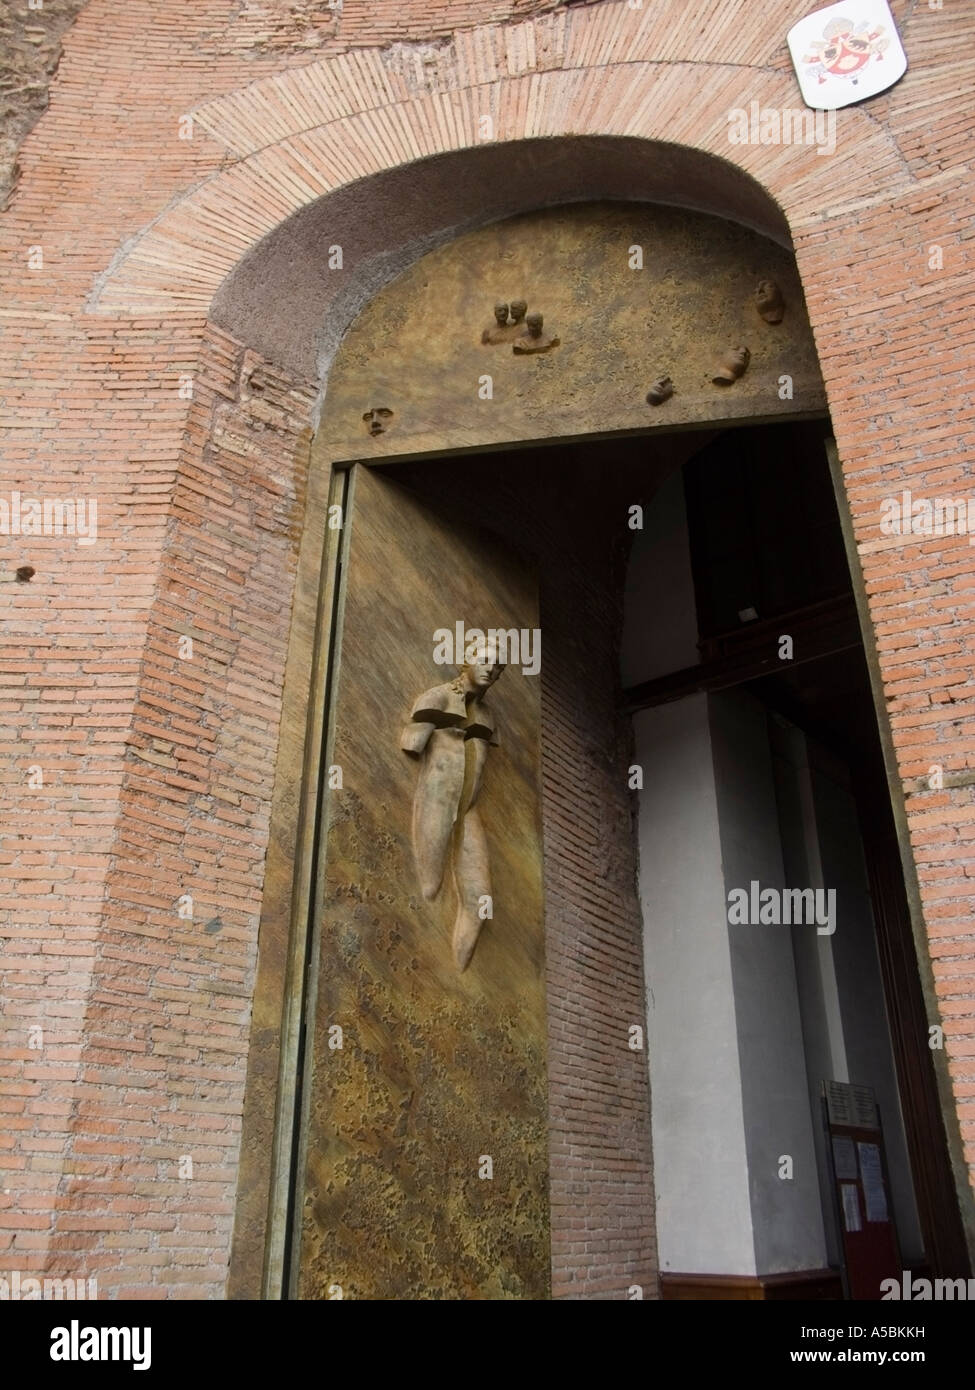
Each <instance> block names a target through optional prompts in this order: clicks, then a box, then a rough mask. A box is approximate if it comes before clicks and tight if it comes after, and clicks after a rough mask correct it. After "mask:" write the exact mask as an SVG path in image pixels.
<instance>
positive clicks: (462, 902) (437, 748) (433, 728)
mask: <svg viewBox="0 0 975 1390" xmlns="http://www.w3.org/2000/svg"><path fill="white" fill-rule="evenodd" d="M503 669H504V668H503V666H502V665H501V663H500V662H499V661H498V660H497V652H496V650H495V649H493V648H491V647H490V646H488V647H486V648H484V649H482V650H481V651H479V652H477V653H476V654H473V655H472V656H471V657H470V659H468V660H467V661H465V662H464V664H463V665H462V666H461V667H460V671H459V674H458V675H457V677H456V678H455V679H454V680H452V681H448V682H447V683H446V684H445V685H435V686H434V687H433V689H432V690H427V691H425V692H424V694H422V695H421V696H420V698H419V699H418V700H417V701H416V703H415V705H414V706H413V713H412V716H411V721H410V723H409V724H408V725H407V726H406V728H405V729H404V730H403V735H402V738H401V739H400V747H401V748H402V749H403V751H404V752H406V753H409V754H410V756H411V757H414V758H418V759H419V760H420V771H419V776H418V778H417V784H416V792H415V793H414V797H413V858H414V861H415V863H416V872H417V877H418V879H419V881H420V891H421V893H422V894H423V896H424V898H426V899H427V901H430V900H431V899H432V898H435V897H436V896H437V894H438V892H439V891H440V887H441V884H442V883H443V878H444V871H445V869H446V865H447V857H448V852H449V853H450V858H451V867H452V873H453V880H454V888H455V890H456V893H457V914H456V917H455V919H454V929H453V952H454V960H455V962H456V964H457V968H458V969H459V970H466V969H467V966H468V965H469V964H470V960H471V956H472V955H473V954H474V947H475V946H476V945H477V938H478V934H479V932H480V930H481V926H482V924H483V922H484V921H485V920H486V918H487V917H489V916H490V915H491V871H490V862H489V858H488V846H487V837H486V836H485V833H484V826H483V824H482V822H481V816H480V812H479V811H478V809H477V798H478V794H479V792H480V790H481V778H482V775H483V772H484V764H485V762H486V761H487V754H488V749H489V748H490V747H491V746H492V745H493V746H495V747H496V746H497V743H498V739H497V735H496V733H495V728H494V718H493V716H492V714H491V712H490V710H488V709H487V708H486V706H485V704H484V694H485V692H486V691H487V690H488V689H489V688H490V687H491V686H492V685H493V684H494V682H495V681H496V680H497V678H498V676H499V675H500V674H501V672H502V670H503ZM485 909H486V910H485Z"/></svg>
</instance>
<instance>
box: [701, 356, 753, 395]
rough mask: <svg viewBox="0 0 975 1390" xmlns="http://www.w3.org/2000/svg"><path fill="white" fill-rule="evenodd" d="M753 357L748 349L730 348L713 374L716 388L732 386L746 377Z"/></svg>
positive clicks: (712, 377)
mask: <svg viewBox="0 0 975 1390" xmlns="http://www.w3.org/2000/svg"><path fill="white" fill-rule="evenodd" d="M751 360H752V355H751V353H750V352H749V351H748V348H746V347H736V348H730V349H729V350H728V352H726V353H725V354H724V356H723V357H722V358H721V361H720V362H719V363H718V365H717V367H715V369H714V371H713V372H712V374H711V380H712V381H713V382H714V384H715V386H730V385H731V384H732V382H735V381H737V380H738V378H739V377H741V376H744V375H745V373H746V371H747V370H748V364H749V362H750V361H751Z"/></svg>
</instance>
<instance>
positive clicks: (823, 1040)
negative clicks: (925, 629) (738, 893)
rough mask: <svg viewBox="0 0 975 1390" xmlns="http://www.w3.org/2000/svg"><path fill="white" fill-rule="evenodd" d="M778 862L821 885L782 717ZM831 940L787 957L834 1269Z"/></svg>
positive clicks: (777, 752)
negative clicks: (829, 1142) (827, 1110)
mask: <svg viewBox="0 0 975 1390" xmlns="http://www.w3.org/2000/svg"><path fill="white" fill-rule="evenodd" d="M769 733H770V737H771V747H772V753H773V767H774V775H775V786H776V798H777V801H778V808H779V827H780V831H781V836H782V859H783V865H784V868H785V873H786V878H787V880H788V882H789V883H790V884H792V885H802V884H805V885H808V886H809V887H810V888H823V887H824V886H825V884H824V878H823V866H822V861H821V858H820V852H819V834H818V831H817V828H816V804H815V799H814V796H813V787H812V775H811V772H810V768H809V759H808V755H807V746H806V739H805V736H804V734H803V733H802V730H801V729H797V728H796V727H795V725H793V724H790V723H788V722H787V721H786V720H784V719H781V718H779V717H773V718H771V719H770V720H769ZM831 941H832V938H831V937H828V936H820V935H819V933H818V932H814V931H812V932H811V931H809V930H807V929H806V928H804V927H793V928H792V952H793V958H794V960H795V967H796V986H797V989H798V992H799V1012H800V1016H801V1019H802V1036H803V1045H804V1049H805V1054H806V1076H807V1085H808V1095H809V1110H810V1114H811V1115H812V1117H813V1140H814V1143H815V1146H816V1164H817V1169H818V1172H819V1190H820V1205H821V1210H822V1213H823V1224H824V1228H825V1233H826V1250H827V1256H828V1259H829V1263H830V1264H831V1265H833V1266H834V1267H838V1266H839V1264H840V1262H841V1258H842V1251H841V1245H840V1233H839V1228H838V1225H837V1221H836V1214H835V1210H834V1206H833V1201H834V1199H833V1193H832V1187H831V1183H830V1177H829V1167H828V1161H829V1160H828V1156H827V1152H826V1132H825V1129H824V1126H823V1125H822V1123H819V1119H820V1116H821V1114H822V1098H821V1096H822V1083H823V1081H824V1080H827V1079H828V1080H834V1081H848V1080H849V1077H848V1075H847V1067H846V1046H845V1043H844V1039H843V1014H842V1010H841V1008H840V996H839V986H838V984H837V980H836V968H835V962H834V960H833V948H832V944H831Z"/></svg>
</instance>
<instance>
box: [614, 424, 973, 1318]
mask: <svg viewBox="0 0 975 1390" xmlns="http://www.w3.org/2000/svg"><path fill="white" fill-rule="evenodd" d="M827 434H828V423H827V422H825V421H813V422H805V423H798V424H793V423H790V424H786V425H778V426H764V427H751V428H744V429H737V430H733V431H728V432H726V433H723V434H721V435H719V436H718V437H717V438H713V439H712V440H710V441H709V442H708V443H707V444H706V445H705V446H704V447H703V448H702V449H701V450H700V452H698V453H697V454H696V455H695V456H694V457H693V458H692V459H691V460H689V461H688V462H687V464H686V465H685V466H684V469H683V485H684V486H683V491H684V502H685V507H686V517H687V532H688V537H689V548H690V558H691V569H692V574H693V590H694V608H695V612H696V619H697V629H698V641H697V646H698V651H699V658H700V659H699V662H698V663H696V664H694V665H692V666H690V665H689V666H687V667H684V668H682V669H679V670H676V671H670V672H667V673H665V674H663V675H660V676H656V677H655V678H654V679H652V680H649V681H646V682H643V683H642V684H641V685H639V686H638V687H635V688H631V689H629V690H628V691H627V692H626V697H625V698H626V700H627V703H628V706H629V708H630V709H631V710H634V711H635V710H640V709H646V708H648V707H652V706H654V705H658V704H661V703H665V702H670V701H674V700H679V699H682V698H686V697H687V696H688V695H689V694H690V693H692V692H695V691H698V692H699V691H706V692H719V691H731V690H741V691H743V692H747V694H748V695H749V696H750V697H752V698H753V699H754V700H756V701H758V702H759V703H760V704H761V705H762V706H763V707H764V708H765V709H766V710H767V711H768V713H769V717H770V720H771V721H772V727H773V735H772V738H773V743H774V742H775V741H776V738H777V737H778V739H779V741H780V742H781V740H782V739H784V738H785V737H786V736H785V735H784V734H779V735H778V736H777V735H776V733H775V731H774V730H775V726H776V725H777V726H779V728H780V729H784V730H788V729H798V730H801V731H802V733H803V735H804V736H805V738H806V739H807V740H808V741H809V744H810V746H812V747H815V748H816V749H818V750H822V753H821V754H820V755H819V756H820V757H821V758H823V759H828V760H830V761H831V762H832V763H833V766H834V773H833V775H834V776H835V775H838V776H839V777H840V778H841V779H842V780H843V782H844V783H845V784H846V785H847V786H848V787H849V789H850V793H851V796H852V800H853V802H854V804H855V808H856V830H857V832H858V836H859V840H860V845H861V848H862V858H863V864H864V867H865V871H866V877H867V881H868V884H869V899H870V909H871V915H872V921H873V927H874V930H875V934H876V951H877V956H878V957H879V967H880V975H881V977H882V982H883V996H884V1005H885V1009H884V1013H885V1019H884V1020H883V1021H881V1022H879V1023H878V1024H877V1025H876V1032H877V1034H878V1036H877V1037H876V1038H875V1039H873V1040H872V1041H873V1042H875V1044H876V1046H877V1047H880V1046H881V1045H882V1046H883V1047H884V1048H885V1049H888V1050H889V1051H890V1053H891V1057H892V1061H893V1069H894V1072H895V1074H896V1081H897V1092H898V1096H897V1098H898V1100H899V1110H900V1114H899V1115H891V1116H888V1117H887V1123H888V1124H890V1125H891V1126H894V1127H896V1128H898V1129H900V1128H901V1126H902V1132H903V1139H904V1144H905V1147H906V1155H907V1160H908V1164H909V1171H910V1179H911V1182H910V1188H911V1190H910V1193H909V1194H905V1195H902V1198H901V1201H900V1203H899V1205H900V1206H901V1207H902V1211H901V1217H902V1225H903V1226H909V1225H911V1224H912V1223H913V1220H914V1217H915V1214H916V1220H917V1223H918V1227H919V1234H920V1240H919V1241H918V1240H917V1238H916V1237H915V1239H914V1240H912V1239H911V1238H910V1236H908V1235H907V1232H906V1231H904V1232H902V1248H903V1246H905V1245H906V1247H907V1249H906V1251H905V1253H904V1254H903V1259H904V1263H905V1267H916V1268H917V1269H918V1270H919V1271H920V1272H926V1271H927V1270H928V1269H930V1270H933V1271H934V1273H935V1275H936V1276H939V1277H964V1276H966V1275H967V1273H968V1269H969V1264H968V1255H967V1249H966V1245H965V1240H964V1234H963V1229H962V1223H961V1218H960V1214H959V1209H958V1201H957V1196H956V1190H955V1185H954V1180H953V1174H952V1170H951V1164H950V1159H949V1154H948V1148H947V1141H946V1135H945V1129H944V1121H943V1118H942V1113H941V1109H940V1105H939V1099H938V1091H937V1082H936V1077H935V1072H934V1066H933V1061H932V1053H931V1050H930V1048H929V1046H928V1041H929V1019H928V1017H927V1011H926V1009H925V1005H924V998H923V994H922V989H921V984H920V979H919V973H918V966H917V959H916V955H915V948H914V941H913V937H912V930H911V918H910V911H909V905H908V898H907V893H906V889H905V881H904V875H903V872H902V866H901V859H900V852H899V847H898V840H897V834H896V828H895V822H894V818H893V814H892V810H891V802H890V794H889V790H888V781H887V774H886V770H885V764H884V758H883V751H882V745H881V740H880V736H879V731H878V722H877V715H876V712H875V707H874V700H873V693H872V690H871V683H870V675H869V670H868V665H867V661H866V657H865V652H864V645H863V639H862V635H861V632H860V627H859V622H858V619H857V609H856V601H855V597H854V592H853V586H852V580H851V574H850V567H849V563H848V560H847V555H846V551H845V548H844V542H843V535H842V529H841V525H840V519H839V515H838V511H837V503H836V498H835V495H834V489H833V484H832V480H831V477H830V471H829V464H828V459H827V454H826V449H825V447H824V441H825V438H826V436H827ZM783 636H788V637H789V638H790V639H791V651H790V654H789V655H788V656H787V657H786V658H785V659H783V655H782V650H781V639H782V638H783ZM835 769H839V770H840V771H839V773H838V774H837V773H836V771H835ZM778 796H779V802H780V807H779V809H780V816H781V817H782V818H783V821H785V820H787V819H788V815H789V808H788V805H787V803H788V801H789V797H790V790H789V787H788V786H787V785H786V781H785V780H784V779H783V777H782V776H781V765H780V775H779V778H778ZM783 849H784V854H785V858H786V861H787V867H789V865H788V860H789V857H790V856H789V847H788V845H787V844H784V846H783ZM793 858H795V856H793ZM799 858H801V854H800V855H799ZM792 867H793V869H794V872H795V874H796V875H797V876H801V873H802V870H803V866H802V865H801V864H799V863H794V864H793V865H792ZM838 954H839V953H838ZM855 968H856V967H855V965H853V964H851V965H850V966H849V967H848V969H849V970H855ZM843 983H844V982H843V981H842V980H841V987H842V985H843ZM856 986H857V981H856V979H855V977H854V978H848V979H847V980H846V981H845V987H846V988H847V989H850V990H852V989H855V988H856ZM807 1005H808V1001H804V1011H803V1025H804V1029H808V1031H809V1032H810V1033H812V1032H814V1031H815V1022H814V1020H813V1019H812V1018H811V1017H809V1016H807ZM811 1012H812V1006H809V1013H810V1014H811ZM884 1025H885V1026H884ZM881 1032H882V1033H883V1034H885V1036H883V1037H880V1036H879V1034H880V1033H881ZM887 1035H889V1036H887ZM815 1052H816V1049H815V1047H814V1046H812V1045H811V1044H810V1042H809V1039H808V1038H807V1060H808V1061H809V1063H810V1066H811V1067H812V1065H813V1064H814V1055H815ZM820 1060H822V1059H820ZM825 1065H827V1064H826V1063H825V1062H824V1063H823V1066H824V1068H825ZM824 1079H825V1078H824ZM851 1079H852V1078H851ZM810 1080H811V1086H810V1089H811V1092H815V1090H816V1089H817V1087H818V1082H819V1078H817V1077H814V1076H812V1075H811V1078H810ZM811 1103H812V1104H815V1099H814V1095H811ZM822 1138H823V1135H822V1130H821V1129H819V1130H818V1131H817V1139H818V1141H820V1142H819V1143H818V1150H819V1152H818V1158H819V1161H820V1165H821V1168H825V1166H826V1162H825V1147H824V1144H823V1142H822ZM821 1180H822V1190H823V1204H824V1218H825V1222H826V1227H827V1239H828V1246H829V1252H830V1263H831V1264H832V1265H834V1266H835V1265H836V1264H838V1263H839V1262H840V1259H841V1255H840V1252H841V1250H842V1240H841V1239H840V1234H839V1230H840V1226H841V1222H842V1216H841V1214H840V1213H838V1212H836V1211H835V1210H834V1209H833V1204H832V1203H831V1201H830V1195H831V1194H830V1190H829V1184H828V1181H827V1175H826V1174H825V1172H823V1173H821ZM895 1185H896V1184H895ZM911 1199H913V1201H912V1200H911ZM912 1207H913V1210H909V1208H912ZM875 1296H876V1295H875Z"/></svg>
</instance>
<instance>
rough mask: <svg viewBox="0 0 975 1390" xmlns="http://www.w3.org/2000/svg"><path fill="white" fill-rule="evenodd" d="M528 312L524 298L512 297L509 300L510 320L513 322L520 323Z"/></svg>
mask: <svg viewBox="0 0 975 1390" xmlns="http://www.w3.org/2000/svg"><path fill="white" fill-rule="evenodd" d="M527 313H528V303H527V301H526V300H524V299H513V300H512V301H511V320H512V322H513V323H521V321H522V319H523V318H524V317H525V315H526V314H527Z"/></svg>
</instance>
